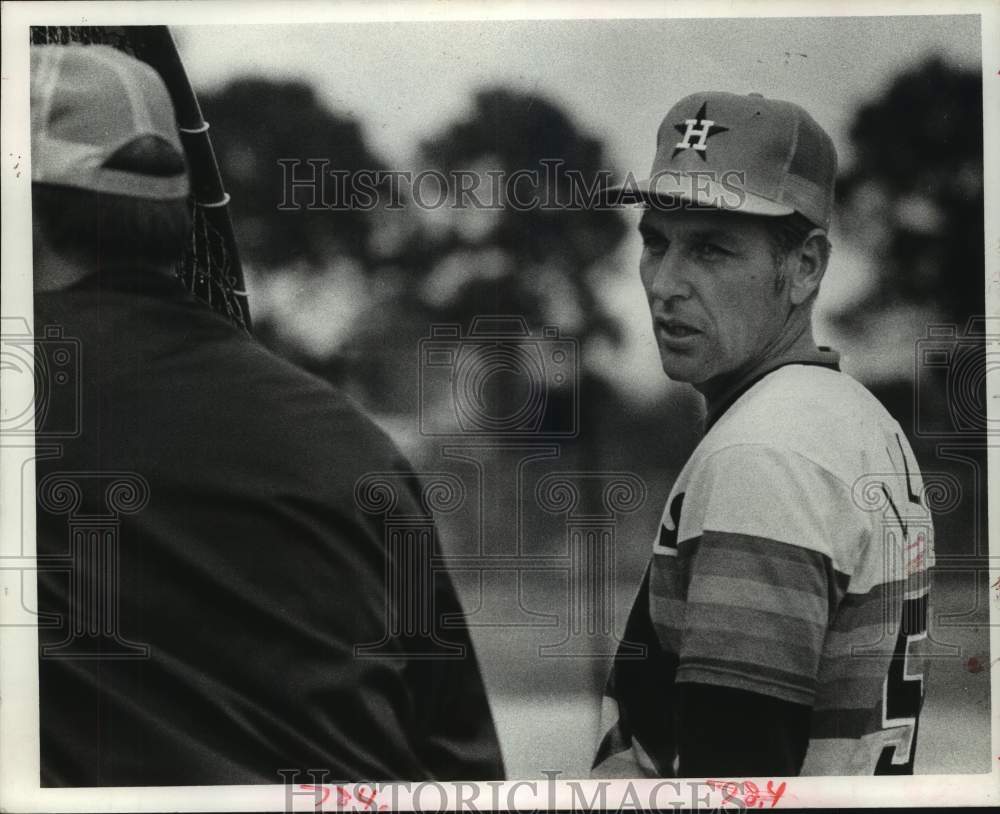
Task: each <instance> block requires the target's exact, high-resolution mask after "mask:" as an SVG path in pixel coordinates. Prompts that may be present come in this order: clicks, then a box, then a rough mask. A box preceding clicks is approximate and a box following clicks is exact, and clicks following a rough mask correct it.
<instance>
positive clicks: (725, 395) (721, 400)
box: [695, 313, 837, 424]
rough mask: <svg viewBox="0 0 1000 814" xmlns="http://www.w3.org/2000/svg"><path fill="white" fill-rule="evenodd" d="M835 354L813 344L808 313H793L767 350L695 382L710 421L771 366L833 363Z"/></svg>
mask: <svg viewBox="0 0 1000 814" xmlns="http://www.w3.org/2000/svg"><path fill="white" fill-rule="evenodd" d="M836 360H837V357H836V355H835V354H831V353H829V352H827V353H825V354H824V352H822V351H820V350H819V349H818V348H817V347H816V342H815V340H814V339H813V333H812V324H811V320H810V316H809V314H808V313H803V314H799V315H796V316H795V317H792V318H790V319H789V321H788V322H786V324H785V330H783V331H782V332H781V334H780V335H779V336H778V337H777V339H776V340H775V341H774V342H773V343H771V345H769V346H768V348H767V349H766V351H765V352H764V353H763V354H761V355H760V356H759V357H757V358H756V359H753V360H751V361H750V362H749V363H748V364H746V365H744V366H743V367H741V368H740V369H739V370H736V371H731V372H728V373H725V374H723V375H721V376H716V377H715V378H713V379H709V380H708V381H707V382H703V383H701V384H698V385H695V388H696V389H697V390H698V391H699V392H700V393H701V394H702V396H704V397H705V405H706V410H707V415H708V422H709V424H711V423H713V422H714V421H715V419H717V418H718V417H719V415H721V413H722V412H724V411H725V409H726V408H727V407H728V406H729V405H730V404H731V403H732V402H733V401H734V400H735V399H736V398H738V397H739V395H740V394H741V393H742V392H743V391H744V390H746V389H747V387H749V386H750V385H751V384H752V383H753V382H755V381H757V380H758V379H760V378H762V377H763V376H765V375H766V374H768V373H770V372H771V371H772V370H774V369H776V368H779V367H781V366H783V365H787V364H794V363H797V362H798V363H813V364H817V363H818V364H835V363H836Z"/></svg>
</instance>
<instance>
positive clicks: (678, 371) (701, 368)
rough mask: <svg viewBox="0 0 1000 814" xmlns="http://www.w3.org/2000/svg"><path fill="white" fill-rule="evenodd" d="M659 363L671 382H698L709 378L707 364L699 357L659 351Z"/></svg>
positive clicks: (695, 383)
mask: <svg viewBox="0 0 1000 814" xmlns="http://www.w3.org/2000/svg"><path fill="white" fill-rule="evenodd" d="M660 365H661V367H662V368H663V372H664V373H666V374H667V378H668V379H670V381H672V382H683V383H684V384H694V385H697V384H700V383H701V382H704V381H706V380H707V379H708V378H709V373H710V371H709V366H708V365H706V364H705V363H704V361H702V360H701V359H698V358H693V357H691V356H681V355H679V354H673V353H669V354H668V353H661V354H660Z"/></svg>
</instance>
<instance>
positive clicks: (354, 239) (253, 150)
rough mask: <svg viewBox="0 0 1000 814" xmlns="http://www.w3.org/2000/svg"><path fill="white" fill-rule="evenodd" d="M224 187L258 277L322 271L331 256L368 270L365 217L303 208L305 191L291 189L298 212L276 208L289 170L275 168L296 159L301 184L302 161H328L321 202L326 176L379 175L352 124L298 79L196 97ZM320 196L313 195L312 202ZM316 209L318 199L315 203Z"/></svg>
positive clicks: (249, 83) (250, 81)
mask: <svg viewBox="0 0 1000 814" xmlns="http://www.w3.org/2000/svg"><path fill="white" fill-rule="evenodd" d="M200 98H201V104H202V107H203V109H204V111H205V118H206V119H207V120H208V121H209V122H211V124H212V140H213V142H214V145H215V149H216V152H217V153H218V156H219V164H220V167H221V170H222V174H223V177H224V178H225V179H226V186H227V188H228V190H229V193H230V195H231V196H232V211H233V221H234V223H235V229H236V233H237V238H238V240H239V244H240V250H241V251H242V252H243V253H244V254H245V256H246V259H247V262H248V264H250V265H251V266H253V267H254V269H255V270H256V271H258V272H262V273H267V272H268V271H269V270H274V269H278V268H286V267H288V266H289V265H290V264H293V263H300V264H303V265H304V266H305V267H309V268H314V269H323V268H327V267H328V266H329V263H330V260H331V258H332V257H336V256H341V255H346V256H349V257H353V258H358V259H360V260H361V261H362V264H363V265H366V266H367V263H366V262H365V261H366V256H367V252H368V236H369V233H370V223H369V217H368V216H369V214H370V213H369V212H367V211H362V210H360V209H347V208H340V209H329V208H328V209H323V208H318V209H315V210H307V209H305V206H306V205H307V203H308V202H309V199H310V197H311V191H310V190H309V189H307V188H302V187H299V188H297V189H295V190H294V191H293V196H294V202H295V203H296V204H297V205H298V206H300V207H301V208H298V209H290V210H285V211H283V210H280V209H279V208H278V207H279V205H280V204H281V203H282V201H284V200H285V199H286V196H287V190H286V177H285V173H286V172H288V170H286V169H285V168H284V167H283V166H282V165H280V164H279V163H278V162H279V161H280V160H289V159H291V160H296V161H299V162H301V164H300V165H299V166H298V167H296V168H295V169H294V175H295V177H296V178H308V177H310V175H311V174H312V172H313V170H312V167H311V166H310V165H309V164H307V163H306V162H307V161H308V160H309V159H326V160H327V161H328V162H329V163H328V166H327V171H328V178H327V181H328V190H329V191H328V194H327V196H326V197H327V202H331V201H333V200H334V197H333V196H334V194H335V191H336V182H335V180H334V177H333V176H332V175H329V173H330V172H344V171H346V172H350V173H353V172H357V171H360V170H373V171H374V170H380V169H382V168H383V166H384V165H383V162H382V161H381V160H380V159H379V158H378V157H377V156H375V155H374V154H373V153H372V152H371V150H369V149H368V147H367V145H366V144H365V142H364V139H363V137H362V133H361V128H360V127H359V125H358V123H357V122H356V121H354V120H353V119H350V118H347V117H345V116H341V115H338V114H336V113H334V112H332V111H330V110H329V109H327V108H326V107H325V106H324V105H323V104H322V103H321V102H320V101H319V100H318V99H317V98H316V94H315V92H314V91H313V89H312V87H310V86H309V85H307V84H305V83H304V82H298V81H275V80H271V79H263V78H244V79H237V80H235V81H233V82H231V83H229V84H228V85H226V86H225V87H223V88H222V89H221V90H219V91H215V92H211V93H205V94H203V95H202V96H201V97H200ZM316 197H317V198H320V197H321V196H320V195H317V196H316ZM320 203H322V200H321V201H320Z"/></svg>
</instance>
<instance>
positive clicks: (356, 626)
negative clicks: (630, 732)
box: [33, 49, 503, 786]
mask: <svg viewBox="0 0 1000 814" xmlns="http://www.w3.org/2000/svg"><path fill="white" fill-rule="evenodd" d="M58 50H73V51H77V50H79V51H88V52H89V51H90V50H91V49H58ZM108 50H109V49H96V51H95V52H91V53H96V54H98V56H99V57H100V59H109V60H112V61H121V60H127V59H128V58H127V57H123V56H121V55H117V56H116V55H114V54H113V53H112V54H108V53H105V52H107V51H108ZM72 58H75V57H72ZM80 58H81V59H84V60H87V59H90V58H91V57H90V56H89V55H88V56H86V57H83V56H81V57H80ZM33 59H34V57H33ZM39 59H41V57H39ZM121 64H124V65H125V68H124V69H122V70H128V68H129V65H128V63H125V62H122V63H121ZM33 67H37V66H36V65H34V64H33ZM50 67H51V66H50ZM33 79H34V72H33ZM33 90H34V86H33ZM34 102H35V99H34V97H33V105H34ZM33 112H34V107H33ZM34 180H38V179H34ZM36 192H37V194H36V220H40V221H42V225H43V226H44V224H45V222H50V221H51V219H52V218H51V215H52V213H51V211H50V212H48V213H47V214H46V211H45V210H46V208H47V207H49V206H50V205H51V200H48V201H47V200H46V198H47V197H48V198H52V196H53V195H55V196H66V195H69V196H70V197H71V196H72V194H75V193H76V191H75V190H73V191H66V190H57V191H55V192H53V191H52V188H51V187H50V188H49V189H48V190H47V191H46V190H36ZM44 231H45V230H44V228H43V229H42V232H43V233H44ZM113 239H114V238H113V237H111V238H108V239H107V242H108V243H111V241H112V240H113ZM39 241H40V245H41V246H42V247H43V248H44V247H45V246H46V245H47V244H46V236H45V235H44V234H41V235H40V234H39V232H38V231H37V230H36V249H38V245H39ZM59 258H60V255H59V253H58V252H55V253H47V252H46V251H41V252H39V251H36V270H35V271H36V286H37V288H36V296H35V326H36V338H37V341H38V342H40V343H41V342H45V341H47V340H46V336H47V335H49V334H50V333H51V329H52V328H53V327H56V328H58V332H59V333H60V334H61V336H62V337H64V338H65V339H68V340H75V341H77V347H78V348H79V360H78V364H79V370H80V399H79V402H59V401H54V402H52V403H51V404H48V405H47V406H46V411H45V413H44V419H43V420H42V421H41V423H40V425H39V427H38V436H39V438H40V439H44V438H45V437H46V435H47V430H48V429H49V428H55V427H60V426H65V425H66V424H67V422H69V423H73V422H78V427H79V432H78V433H76V434H75V436H74V437H71V438H63V439H61V440H60V447H61V449H60V451H59V454H58V456H56V457H47V456H46V455H45V454H44V451H43V446H44V445H43V444H42V443H41V442H40V446H39V451H40V456H39V459H38V460H37V462H36V473H37V485H38V504H39V506H38V515H37V517H38V520H37V546H38V554H39V576H38V586H39V612H40V614H41V616H40V619H41V620H42V621H41V623H40V625H39V643H40V652H41V655H40V664H39V681H40V722H41V756H40V757H41V766H42V784H43V785H50V786H100V785H106V786H120V785H200V784H244V783H281V782H283V777H282V775H281V774H279V772H280V771H282V770H290V771H295V770H298V771H303V772H304V771H308V770H311V769H314V770H318V771H324V770H325V771H327V772H329V775H328V780H334V779H336V780H344V781H346V780H383V779H408V780H420V779H426V778H434V777H455V778H458V777H460V778H465V779H469V778H475V779H486V778H494V777H498V776H502V771H503V769H502V763H501V759H500V754H499V748H498V745H497V742H496V734H495V731H494V728H493V723H492V718H491V715H490V711H489V706H488V703H487V700H486V696H485V691H484V688H483V684H482V679H481V677H480V674H479V669H478V665H477V663H476V659H475V655H474V653H473V651H472V647H471V642H470V640H469V637H468V633H467V631H466V630H465V629H464V628H461V627H459V628H452V627H449V628H448V630H446V631H445V630H441V628H440V620H441V618H442V616H443V615H444V614H449V613H451V614H460V613H461V607H460V605H459V603H458V599H457V596H456V594H455V591H454V589H453V587H452V585H451V583H450V581H449V580H448V579H447V574H446V573H442V572H438V573H436V574H435V577H436V579H434V580H433V581H432V584H425V583H421V582H418V581H417V580H416V579H415V577H416V574H417V573H421V572H420V571H419V569H418V570H417V571H414V570H413V568H414V566H413V564H412V563H409V562H407V563H402V562H397V561H395V560H394V559H393V556H394V555H393V554H392V553H391V551H389V550H387V546H386V533H385V532H386V529H385V527H384V523H385V518H384V516H380V515H378V514H373V513H367V512H365V511H363V510H362V507H361V506H359V504H358V500H357V499H356V497H355V488H356V485H357V483H358V481H359V479H361V478H362V477H363V476H364V475H366V474H369V473H383V474H389V475H390V477H394V478H397V479H398V483H399V484H400V487H399V489H398V490H397V492H398V494H397V500H398V504H397V508H398V509H399V510H400V511H404V512H406V511H407V510H410V511H409V513H410V514H412V515H421V514H423V515H426V511H425V510H424V509H423V508H422V506H421V504H420V500H419V495H418V493H417V481H416V478H415V476H413V474H412V473H411V472H410V471H409V468H408V466H407V464H406V462H405V461H403V460H402V459H401V457H400V455H399V453H398V451H397V450H396V448H395V447H394V446H393V444H392V443H391V442H390V441H389V439H388V438H387V437H385V435H384V434H383V433H382V432H381V431H380V430H378V429H377V428H376V427H375V426H374V424H372V422H371V421H370V420H368V419H367V418H365V417H364V416H363V415H362V414H361V413H360V412H359V411H358V410H357V409H356V408H355V407H353V406H352V405H351V404H350V403H348V401H347V400H346V399H344V398H343V397H342V396H340V395H339V394H338V393H337V392H336V391H335V390H334V389H333V388H332V387H330V386H329V385H328V384H326V383H324V382H322V381H321V380H319V379H316V378H314V377H312V376H310V375H309V374H307V373H305V372H303V371H301V370H299V369H298V368H296V367H294V366H292V365H291V364H289V363H286V362H284V361H282V360H280V359H278V358H277V357H275V356H273V355H272V354H271V353H270V352H268V351H267V350H265V349H264V348H262V347H261V346H259V345H258V344H256V343H255V342H254V341H253V340H251V339H249V338H248V337H246V336H245V335H244V334H243V333H242V332H241V331H240V330H238V329H237V328H235V327H233V326H232V325H230V324H229V323H228V322H227V321H226V320H225V319H224V318H223V317H221V316H219V315H218V314H216V313H214V312H213V311H211V310H210V309H209V308H208V307H207V306H205V305H204V304H203V303H201V302H200V301H198V300H196V299H195V298H194V297H192V296H191V295H189V294H188V293H187V292H186V291H185V290H184V288H183V287H182V286H181V284H180V282H179V281H178V280H177V279H176V278H174V277H172V276H169V275H168V274H163V273H161V272H160V271H157V270H154V269H151V268H146V267H144V265H146V264H144V263H141V262H140V263H137V264H136V267H135V268H130V267H129V266H128V265H127V264H126V263H124V262H122V258H117V259H116V261H115V262H113V263H112V262H105V260H107V258H106V257H105V256H104V255H103V254H102V255H101V259H100V260H99V261H97V262H95V263H93V264H92V265H93V268H92V269H91V270H90V271H91V273H88V274H82V273H81V274H67V273H65V268H62V267H61V266H60V263H61V260H60V259H59ZM70 265H71V266H72V264H70ZM77 265H80V264H77ZM53 268H55V269H57V271H58V273H54V272H52V269H53ZM60 274H61V275H62V277H63V279H64V280H65V281H66V283H65V284H50V283H48V282H47V283H45V284H43V285H38V281H39V280H42V281H50V280H53V279H55V280H58V279H59V278H60ZM66 411H73V414H72V415H69V414H65V413H66ZM102 535H103V536H102ZM392 578H397V579H407V580H410V579H412V580H413V590H414V591H415V592H416V595H417V602H418V605H419V606H420V607H423V608H426V609H427V612H428V613H429V614H430V616H431V619H432V633H431V635H432V636H433V638H434V639H435V640H436V641H437V642H438V643H439V644H438V646H439V647H440V648H441V649H442V651H444V650H445V647H446V645H453V646H456V647H455V648H454V650H455V652H461V653H462V655H461V656H460V657H454V653H453V654H452V655H453V657H452V658H445V659H427V658H425V657H423V656H424V655H425V654H424V653H415V652H414V651H415V650H416V649H417V648H419V647H420V646H422V645H424V644H426V641H424V640H416V639H413V638H412V637H411V638H410V639H405V638H402V637H400V636H398V635H396V636H393V635H392V634H391V631H393V630H400V629H401V626H400V625H399V624H398V622H399V620H398V619H396V618H395V617H396V615H397V614H399V613H402V612H403V610H405V609H400V608H399V607H396V606H395V605H394V604H393V601H392V597H390V596H389V595H388V592H389V591H390V590H391V579H392ZM51 620H57V624H54V625H50V624H47V621H51ZM425 632H427V631H425ZM365 644H379V645H380V646H379V647H378V648H375V651H376V652H375V653H374V654H372V655H366V654H364V653H358V652H356V647H357V646H359V645H365ZM449 652H451V651H449ZM304 782H308V781H304Z"/></svg>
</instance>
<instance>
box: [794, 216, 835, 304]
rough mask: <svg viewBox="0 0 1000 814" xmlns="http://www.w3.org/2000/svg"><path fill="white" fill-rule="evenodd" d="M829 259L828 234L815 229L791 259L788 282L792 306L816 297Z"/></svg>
mask: <svg viewBox="0 0 1000 814" xmlns="http://www.w3.org/2000/svg"><path fill="white" fill-rule="evenodd" d="M829 259H830V242H829V241H828V240H827V239H826V232H824V231H823V230H822V229H813V230H812V231H811V232H810V233H809V234H808V235H807V236H806V238H805V240H803V241H802V246H801V248H800V249H799V251H798V254H797V256H795V257H793V258H792V259H791V263H790V267H789V270H788V281H789V284H790V285H789V295H790V297H791V300H792V305H802V304H803V303H805V302H808V301H809V300H811V299H812V298H813V297H815V296H816V293H817V292H818V291H819V284H820V282H822V280H823V274H825V273H826V264H827V262H828V261H829Z"/></svg>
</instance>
